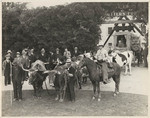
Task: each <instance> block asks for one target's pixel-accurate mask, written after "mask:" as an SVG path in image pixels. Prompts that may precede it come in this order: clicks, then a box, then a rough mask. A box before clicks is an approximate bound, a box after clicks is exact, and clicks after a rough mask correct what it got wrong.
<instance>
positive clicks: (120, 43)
mask: <svg viewBox="0 0 150 118" xmlns="http://www.w3.org/2000/svg"><path fill="white" fill-rule="evenodd" d="M118 47H119V48H123V47H124V44H123V42H122V40H119V42H118Z"/></svg>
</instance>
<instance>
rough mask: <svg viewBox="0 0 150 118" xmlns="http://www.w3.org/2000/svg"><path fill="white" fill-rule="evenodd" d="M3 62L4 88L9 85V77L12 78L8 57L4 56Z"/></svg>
mask: <svg viewBox="0 0 150 118" xmlns="http://www.w3.org/2000/svg"><path fill="white" fill-rule="evenodd" d="M5 58H6V59H5V60H4V61H3V73H4V77H5V86H7V84H11V77H12V63H11V61H10V55H8V54H7V55H6V56H5Z"/></svg>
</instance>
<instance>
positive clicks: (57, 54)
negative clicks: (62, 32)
mask: <svg viewBox="0 0 150 118" xmlns="http://www.w3.org/2000/svg"><path fill="white" fill-rule="evenodd" d="M61 57H62V55H61V54H60V52H59V48H56V53H55V54H54V63H57V62H58V60H59V59H60V58H61Z"/></svg>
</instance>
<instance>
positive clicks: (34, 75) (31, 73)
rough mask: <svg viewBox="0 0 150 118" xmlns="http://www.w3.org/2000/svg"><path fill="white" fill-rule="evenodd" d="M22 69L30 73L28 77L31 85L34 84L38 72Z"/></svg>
mask: <svg viewBox="0 0 150 118" xmlns="http://www.w3.org/2000/svg"><path fill="white" fill-rule="evenodd" d="M22 69H23V70H24V71H26V72H28V76H29V84H33V83H34V82H35V80H36V78H37V71H38V70H34V69H25V68H24V67H23V66H22Z"/></svg>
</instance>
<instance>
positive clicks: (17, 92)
mask: <svg viewBox="0 0 150 118" xmlns="http://www.w3.org/2000/svg"><path fill="white" fill-rule="evenodd" d="M20 59H21V58H20V53H19V52H17V53H16V58H15V59H14V61H13V63H12V65H13V68H12V82H13V91H14V101H16V100H18V99H19V101H21V100H22V85H23V80H22V69H21V66H20V65H21V61H20Z"/></svg>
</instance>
